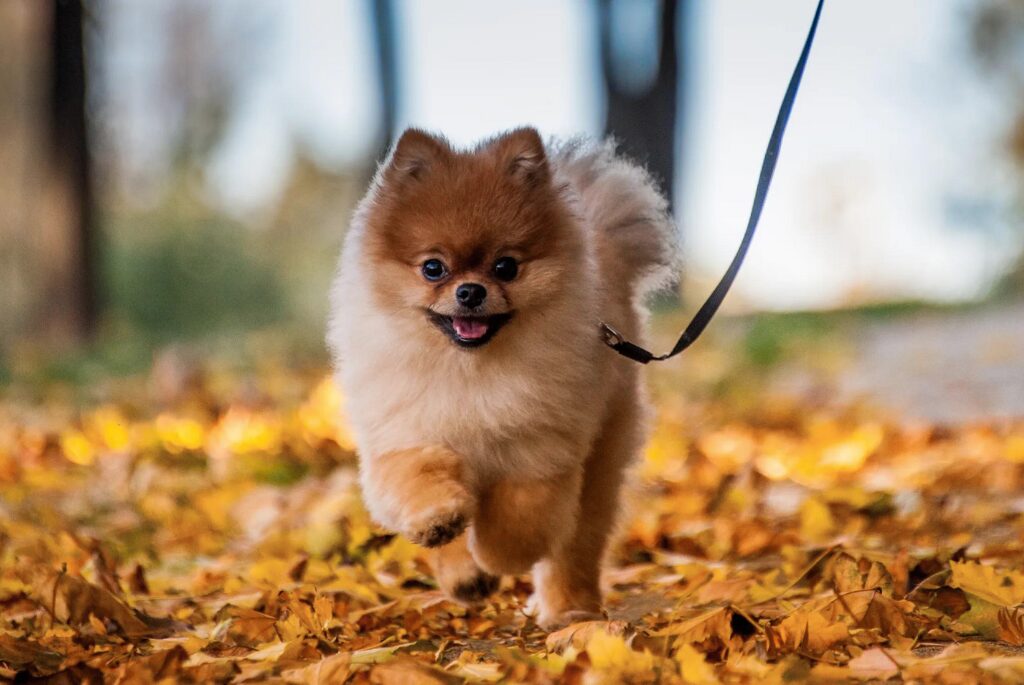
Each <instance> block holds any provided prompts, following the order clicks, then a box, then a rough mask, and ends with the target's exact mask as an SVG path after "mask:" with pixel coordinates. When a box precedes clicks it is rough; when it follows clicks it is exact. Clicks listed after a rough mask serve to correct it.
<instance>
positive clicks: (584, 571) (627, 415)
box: [328, 128, 677, 627]
mask: <svg viewBox="0 0 1024 685" xmlns="http://www.w3.org/2000/svg"><path fill="white" fill-rule="evenodd" d="M676 256H677V244H676V232H675V230H674V227H673V224H672V222H671V220H670V218H669V216H668V213H667V211H666V202H665V199H664V197H663V196H662V195H661V193H660V192H659V191H658V189H657V186H656V184H655V183H654V182H653V181H652V179H651V177H650V176H649V175H648V174H647V172H646V171H645V170H644V169H642V168H640V167H638V166H635V165H633V164H631V163H630V162H628V161H626V160H624V159H622V158H620V157H617V156H616V154H615V151H614V146H613V145H612V144H611V143H610V142H608V143H596V142H587V141H583V140H576V141H571V142H567V143H550V144H548V145H547V146H546V145H545V144H544V142H543V141H542V140H541V137H540V135H539V134H538V133H537V131H536V130H535V129H532V128H521V129H517V130H514V131H510V132H508V133H504V134H501V135H498V136H496V137H494V138H492V139H490V140H487V141H485V142H483V143H481V144H479V145H478V146H477V147H475V148H473V149H472V150H457V149H453V147H452V146H451V145H449V144H448V142H447V141H446V140H445V139H444V138H442V137H439V136H435V135H431V134H429V133H425V132H423V131H420V130H416V129H410V130H407V131H406V132H405V133H404V134H403V135H402V136H401V139H400V140H399V141H398V142H397V143H396V144H395V146H394V148H393V149H392V151H391V154H390V156H389V157H388V159H387V160H386V161H385V162H384V163H383V164H382V165H381V167H380V169H379V170H378V172H377V175H376V177H375V178H374V180H373V183H372V185H371V187H370V189H369V191H368V192H367V194H366V197H365V198H363V200H362V202H361V203H360V204H359V206H358V207H357V209H356V211H355V214H354V216H353V220H352V224H351V228H350V230H349V233H348V235H347V238H346V240H345V245H344V248H343V250H342V255H341V259H340V266H339V269H338V274H337V277H336V280H335V282H334V285H333V290H332V294H331V300H332V304H331V308H332V313H331V322H330V325H329V331H328V343H329V346H330V348H331V351H332V353H333V355H334V358H335V362H336V369H337V378H338V381H339V382H340V384H341V385H342V387H343V388H344V391H345V393H346V395H347V397H348V414H349V418H350V420H351V422H352V426H353V430H354V433H355V436H356V441H357V444H358V449H359V453H360V482H361V485H362V488H363V495H364V499H365V501H366V505H367V508H368V510H369V512H370V514H371V515H372V516H373V518H374V519H375V520H376V521H377V522H378V523H380V524H381V525H383V526H385V527H387V528H389V529H392V530H395V531H397V532H399V533H401V534H403V535H405V536H407V537H408V538H409V539H410V540H412V541H413V542H415V543H418V544H421V545H424V546H426V547H431V548H434V552H433V566H434V571H435V574H436V576H437V581H438V584H439V585H440V587H441V588H442V589H443V590H444V591H445V592H446V593H448V594H449V595H450V596H452V597H454V598H457V599H460V600H463V601H472V600H476V599H480V598H482V597H484V596H486V595H488V594H490V593H491V592H493V591H494V590H495V589H496V587H497V584H498V579H499V577H500V576H501V575H503V574H519V573H524V572H526V571H528V570H531V569H532V573H533V582H534V588H535V592H534V596H533V598H532V600H531V606H532V607H533V612H534V615H535V616H536V619H537V622H538V624H540V625H541V626H543V627H554V626H557V625H561V624H565V623H568V622H571V621H575V620H581V619H583V618H586V617H594V616H599V615H600V614H599V612H600V611H601V591H600V570H601V564H602V557H603V555H604V553H605V551H606V548H607V547H608V540H609V536H610V534H611V533H612V531H613V528H614V526H615V522H616V518H617V515H618V513H619V511H620V508H621V506H620V505H621V499H622V497H621V494H622V493H621V489H622V485H623V482H624V481H625V480H626V476H627V467H628V466H629V465H630V463H631V462H632V461H633V460H634V458H635V457H636V456H637V454H638V452H639V450H640V448H641V446H642V444H643V442H644V440H645V436H646V425H647V423H648V422H647V414H648V404H647V400H646V398H645V393H644V391H643V389H642V387H641V382H640V380H641V379H640V375H639V369H640V367H639V365H637V364H635V363H634V362H631V361H629V360H628V359H625V358H623V357H621V356H619V355H617V354H616V353H615V352H614V351H612V350H610V349H608V348H607V347H606V346H605V344H604V342H603V341H602V336H601V331H600V329H599V324H600V322H602V321H606V322H608V323H609V324H611V325H612V326H614V327H615V328H616V329H617V330H618V331H620V332H622V333H623V334H624V335H625V336H626V337H628V338H630V339H633V340H636V339H642V337H643V336H642V332H643V331H642V328H643V326H644V320H645V317H646V313H645V311H644V309H643V305H642V298H643V296H644V295H645V294H647V293H648V292H649V291H650V290H651V289H653V288H654V287H657V286H659V285H660V284H662V283H664V282H665V281H666V280H667V278H668V277H670V276H671V274H672V273H673V272H674V267H675V264H676Z"/></svg>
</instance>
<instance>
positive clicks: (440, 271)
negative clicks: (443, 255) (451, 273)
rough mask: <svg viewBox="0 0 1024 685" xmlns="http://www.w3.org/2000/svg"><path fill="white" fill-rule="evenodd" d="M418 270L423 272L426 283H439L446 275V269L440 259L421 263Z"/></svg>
mask: <svg viewBox="0 0 1024 685" xmlns="http://www.w3.org/2000/svg"><path fill="white" fill-rule="evenodd" d="M420 270H421V271H422V272H423V278H425V279H427V280H428V281H440V280H441V279H442V278H444V277H445V276H446V275H447V274H448V267H446V266H445V265H444V262H442V261H441V260H440V259H428V260H427V261H425V262H423V266H422V267H420Z"/></svg>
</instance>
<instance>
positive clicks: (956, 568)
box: [949, 561, 1024, 606]
mask: <svg viewBox="0 0 1024 685" xmlns="http://www.w3.org/2000/svg"><path fill="white" fill-rule="evenodd" d="M949 567H950V569H951V570H952V572H953V575H952V577H951V578H950V581H949V584H950V585H951V586H952V587H958V588H960V589H961V590H963V591H964V592H967V593H969V594H972V595H975V596H977V597H980V598H981V599H983V600H985V601H986V602H990V603H992V604H996V605H998V606H1016V605H1017V604H1022V603H1024V573H1020V572H1018V571H1000V570H998V569H996V568H995V567H994V566H988V565H985V564H979V563H978V562H976V561H950V562H949Z"/></svg>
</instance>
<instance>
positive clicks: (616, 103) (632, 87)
mask: <svg viewBox="0 0 1024 685" xmlns="http://www.w3.org/2000/svg"><path fill="white" fill-rule="evenodd" d="M647 1H648V2H654V3H655V4H656V5H657V7H656V8H653V9H655V11H656V15H655V17H654V18H655V22H654V26H653V27H652V30H653V35H651V36H650V37H649V39H650V41H651V42H650V43H646V44H644V45H627V44H625V43H626V40H625V37H624V36H623V35H622V34H621V32H622V30H623V26H622V23H621V22H619V21H616V14H617V10H622V9H636V7H637V6H636V5H635V4H634V5H633V7H632V8H627V7H626V3H625V2H623V0H598V4H597V14H598V30H599V36H600V56H601V74H602V76H603V80H604V84H605V101H606V104H607V115H606V119H605V132H606V133H607V134H608V135H612V136H614V137H615V138H616V139H618V141H619V143H620V148H621V149H622V151H623V152H625V153H626V154H627V155H628V156H630V157H632V158H633V159H635V160H637V161H639V162H642V163H644V164H646V166H647V168H648V169H649V170H650V171H651V173H652V174H653V175H654V176H655V177H656V178H657V179H658V181H659V182H660V183H661V185H662V189H663V190H664V191H665V193H666V195H668V197H669V200H670V202H671V198H672V194H673V189H674V187H675V181H676V160H675V151H676V130H677V125H678V120H679V93H680V92H681V87H680V86H681V84H680V76H681V70H680V61H679V55H680V51H679V50H678V48H677V46H678V44H679V41H678V38H677V36H678V35H679V32H680V20H681V19H683V20H685V12H686V10H685V7H684V4H683V0H660V1H659V0H647ZM644 8H646V9H652V8H651V6H649V5H645V6H644ZM651 45H656V50H657V53H656V58H655V60H654V63H653V65H652V67H653V68H652V70H651V72H650V73H645V74H643V75H641V76H639V77H638V76H637V75H636V73H635V70H631V69H628V68H626V65H625V64H624V63H623V62H624V61H626V60H628V59H630V58H631V57H636V53H637V52H638V51H641V50H643V49H645V48H649V47H650V46H651Z"/></svg>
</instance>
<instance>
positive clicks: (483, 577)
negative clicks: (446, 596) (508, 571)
mask: <svg viewBox="0 0 1024 685" xmlns="http://www.w3.org/2000/svg"><path fill="white" fill-rule="evenodd" d="M499 582H501V579H500V578H498V576H492V575H491V574H490V573H486V572H484V571H480V572H479V573H477V574H476V576H475V577H473V578H468V579H466V580H463V581H460V582H459V583H458V584H456V586H455V587H454V588H453V589H452V595H453V596H454V597H455V599H459V600H462V601H463V602H478V601H480V600H481V599H485V598H487V597H489V596H491V595H493V594H494V592H495V591H496V590H497V589H498V583H499Z"/></svg>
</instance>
